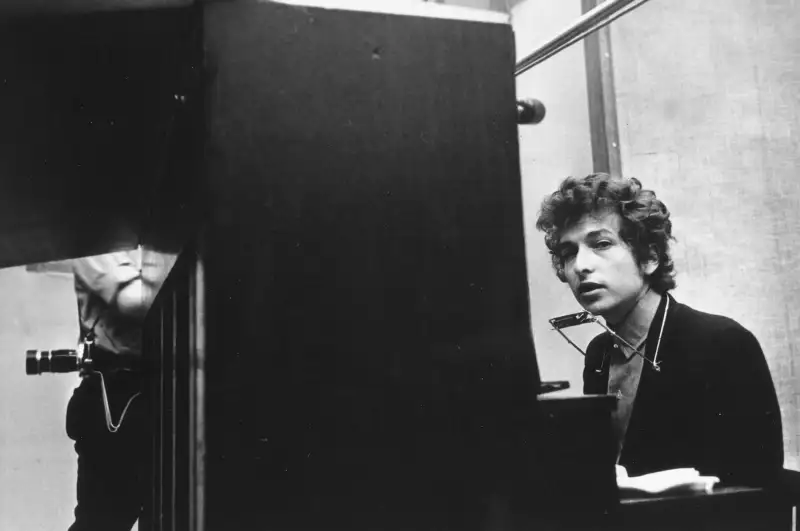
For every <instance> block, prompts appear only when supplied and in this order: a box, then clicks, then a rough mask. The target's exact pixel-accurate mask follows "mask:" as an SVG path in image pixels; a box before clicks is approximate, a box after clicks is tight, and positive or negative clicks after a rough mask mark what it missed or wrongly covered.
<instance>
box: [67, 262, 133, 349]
mask: <svg viewBox="0 0 800 531" xmlns="http://www.w3.org/2000/svg"><path fill="white" fill-rule="evenodd" d="M141 256H142V252H141V249H136V250H131V251H120V252H114V253H108V254H103V255H98V256H90V257H86V258H79V259H76V260H73V261H72V266H73V273H74V275H75V294H76V296H77V299H78V317H79V323H80V329H81V338H82V337H84V336H85V335H86V333H88V332H89V331H90V330H92V329H93V331H94V333H95V336H96V340H95V342H96V344H97V346H99V347H101V348H104V349H106V350H108V351H111V352H114V353H117V354H128V353H130V354H139V353H141V348H142V324H141V322H140V321H138V320H137V319H134V318H130V317H127V316H125V315H123V314H121V313H120V311H119V310H118V309H117V305H116V299H117V295H118V293H119V291H120V289H122V288H123V287H124V286H125V285H127V284H129V283H130V282H133V281H135V280H137V279H141V276H142V258H141Z"/></svg>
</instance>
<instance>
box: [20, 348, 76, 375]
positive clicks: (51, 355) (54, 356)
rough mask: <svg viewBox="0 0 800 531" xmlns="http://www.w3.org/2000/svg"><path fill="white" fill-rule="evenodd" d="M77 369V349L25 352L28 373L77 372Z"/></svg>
mask: <svg viewBox="0 0 800 531" xmlns="http://www.w3.org/2000/svg"><path fill="white" fill-rule="evenodd" d="M77 370H78V351H77V350H68V349H63V350H28V351H27V352H26V353H25V372H26V373H27V374H42V373H45V372H51V373H63V372H77Z"/></svg>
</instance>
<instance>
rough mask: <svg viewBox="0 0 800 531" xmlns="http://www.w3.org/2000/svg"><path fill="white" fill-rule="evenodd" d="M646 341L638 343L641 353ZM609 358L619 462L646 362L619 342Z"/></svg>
mask: <svg viewBox="0 0 800 531" xmlns="http://www.w3.org/2000/svg"><path fill="white" fill-rule="evenodd" d="M645 341H646V337H645V338H642V339H641V340H640V341H639V342H637V343H638V345H637V348H638V350H639V352H642V351H643V349H644V343H645ZM637 343H633V344H637ZM608 357H609V371H608V394H610V395H615V396H616V397H617V408H616V410H614V411H613V413H612V414H611V422H612V426H613V428H614V435H615V436H616V440H617V461H619V456H620V454H621V453H622V447H623V444H624V442H625V433H626V432H627V431H628V424H629V423H630V420H631V414H632V413H633V406H634V402H635V400H636V393H637V391H638V389H639V381H640V379H641V376H642V367H643V366H644V360H643V359H642V357H641V356H638V355H636V354H635V352H634V351H633V350H632V349H630V348H629V347H627V346H625V345H623V344H621V343H619V342H617V341H615V342H614V346H613V348H612V349H611V351H610V352H609V353H608Z"/></svg>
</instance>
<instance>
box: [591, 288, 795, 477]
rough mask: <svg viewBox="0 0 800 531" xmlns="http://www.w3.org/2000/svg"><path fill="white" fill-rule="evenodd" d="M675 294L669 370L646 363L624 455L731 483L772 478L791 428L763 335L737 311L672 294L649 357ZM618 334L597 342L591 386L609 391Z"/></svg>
mask: <svg viewBox="0 0 800 531" xmlns="http://www.w3.org/2000/svg"><path fill="white" fill-rule="evenodd" d="M667 297H669V298H670V305H669V312H668V314H667V320H666V323H665V325H664V332H663V336H662V340H661V348H660V350H659V353H658V361H659V363H660V367H661V371H660V372H656V371H655V370H654V369H653V367H652V366H651V365H650V364H648V363H647V362H645V364H644V368H643V369H642V377H641V380H640V383H639V389H638V392H637V396H636V401H635V403H634V407H633V413H632V416H631V420H630V424H629V427H628V431H627V434H626V437H625V444H624V447H623V449H622V453H621V456H620V461H619V464H620V465H623V466H625V467H626V468H627V470H628V473H629V474H630V475H632V476H633V475H640V474H645V473H649V472H655V471H658V470H664V469H669V468H680V467H692V468H696V469H698V470H699V471H700V473H701V474H704V475H713V476H718V477H719V478H720V479H721V480H722V481H723V483H726V482H727V483H738V484H761V483H762V482H763V481H767V480H768V479H769V478H771V475H772V474H773V473H774V472H775V471H777V470H780V469H782V467H783V433H782V429H781V414H780V407H779V405H778V399H777V396H776V393H775V387H774V385H773V383H772V377H771V375H770V372H769V368H768V366H767V362H766V360H765V358H764V353H763V352H762V350H761V346H760V345H759V343H758V340H757V339H756V338H755V336H753V334H752V333H751V332H749V331H748V330H747V329H746V328H744V327H743V326H741V325H740V324H739V323H737V322H736V321H734V320H732V319H729V318H727V317H722V316H718V315H712V314H708V313H703V312H699V311H697V310H694V309H692V308H690V307H688V306H686V305H685V304H680V303H677V302H676V301H675V299H674V298H672V297H671V296H670V295H664V297H662V300H661V304H660V305H659V308H658V310H657V312H656V315H655V318H654V319H653V324H652V325H651V327H650V332H649V334H648V336H647V342H646V353H647V357H648V358H651V359H652V357H653V355H654V352H655V349H656V344H657V342H658V335H659V332H660V329H661V322H662V317H663V315H664V308H665V303H666V300H667ZM612 344H613V343H612V341H611V336H610V334H608V333H607V332H606V333H603V334H600V335H599V336H597V337H595V338H594V339H593V340H592V341H591V343H590V344H589V347H588V349H587V351H586V353H587V356H586V365H585V368H584V373H583V381H584V393H585V394H606V393H607V389H608V365H609V363H608V361H606V363H605V364H603V363H602V359H603V355H604V352H605V351H606V349H609V352H610V349H611V348H612ZM601 365H602V366H603V368H602V369H600V367H601ZM598 370H599V372H598Z"/></svg>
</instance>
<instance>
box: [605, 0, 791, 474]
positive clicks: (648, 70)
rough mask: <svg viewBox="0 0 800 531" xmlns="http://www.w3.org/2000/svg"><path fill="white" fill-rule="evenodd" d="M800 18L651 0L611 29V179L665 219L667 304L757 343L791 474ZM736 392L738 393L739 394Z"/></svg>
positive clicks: (769, 5) (739, 0) (777, 10)
mask: <svg viewBox="0 0 800 531" xmlns="http://www.w3.org/2000/svg"><path fill="white" fill-rule="evenodd" d="M798 25H800V11H798V10H797V5H796V2H794V1H792V0H773V1H771V2H763V1H761V0H704V1H702V2H701V1H697V0H673V1H671V2H649V3H647V4H646V5H644V6H643V7H641V8H639V9H637V10H636V11H635V12H633V13H631V14H630V15H628V16H626V17H624V18H623V19H620V20H619V21H617V22H615V23H614V24H612V26H611V28H612V29H611V39H612V46H613V57H614V71H613V74H614V79H615V83H616V104H617V113H618V123H619V136H620V148H621V160H622V171H623V173H624V174H626V175H629V176H636V177H639V178H640V179H641V180H642V182H643V183H644V184H645V186H646V187H650V188H653V189H655V190H656V191H657V192H658V194H659V195H660V196H661V197H662V198H663V200H664V201H665V202H666V204H667V206H668V207H669V208H670V210H671V212H672V219H673V222H674V234H675V235H676V236H677V238H678V242H677V243H676V244H675V246H674V258H675V263H676V267H677V270H678V277H677V281H678V288H677V289H676V290H675V292H674V294H675V296H676V298H677V299H678V300H679V301H681V302H685V303H687V304H689V305H691V306H694V307H696V308H697V309H700V310H705V311H709V312H713V313H721V314H724V315H727V316H730V317H732V318H734V319H736V320H738V321H739V322H741V323H742V324H743V325H744V326H746V327H747V328H749V329H750V330H752V331H753V332H754V333H755V335H756V336H757V337H758V339H759V340H760V341H761V344H762V347H763V349H764V351H765V354H766V357H767V360H768V362H769V365H770V369H771V371H772V374H773V379H774V380H775V384H776V387H777V390H778V396H779V400H780V404H781V409H782V417H783V424H784V439H785V447H786V466H787V467H788V468H793V469H798V467H800V418H799V417H798V409H800V381H798V376H800V374H798V354H797V346H796V345H797V343H798V340H800V304H799V303H800V277H798V275H797V273H796V271H797V269H798V267H800V236H799V234H800V179H798V178H797V168H798V165H800V149H798V148H799V147H800V90H798V87H800V69H798V68H797V64H798V63H797V61H798V57H800V35H798V33H797V31H796V28H797V27H798ZM743 392H746V389H745V390H743Z"/></svg>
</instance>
